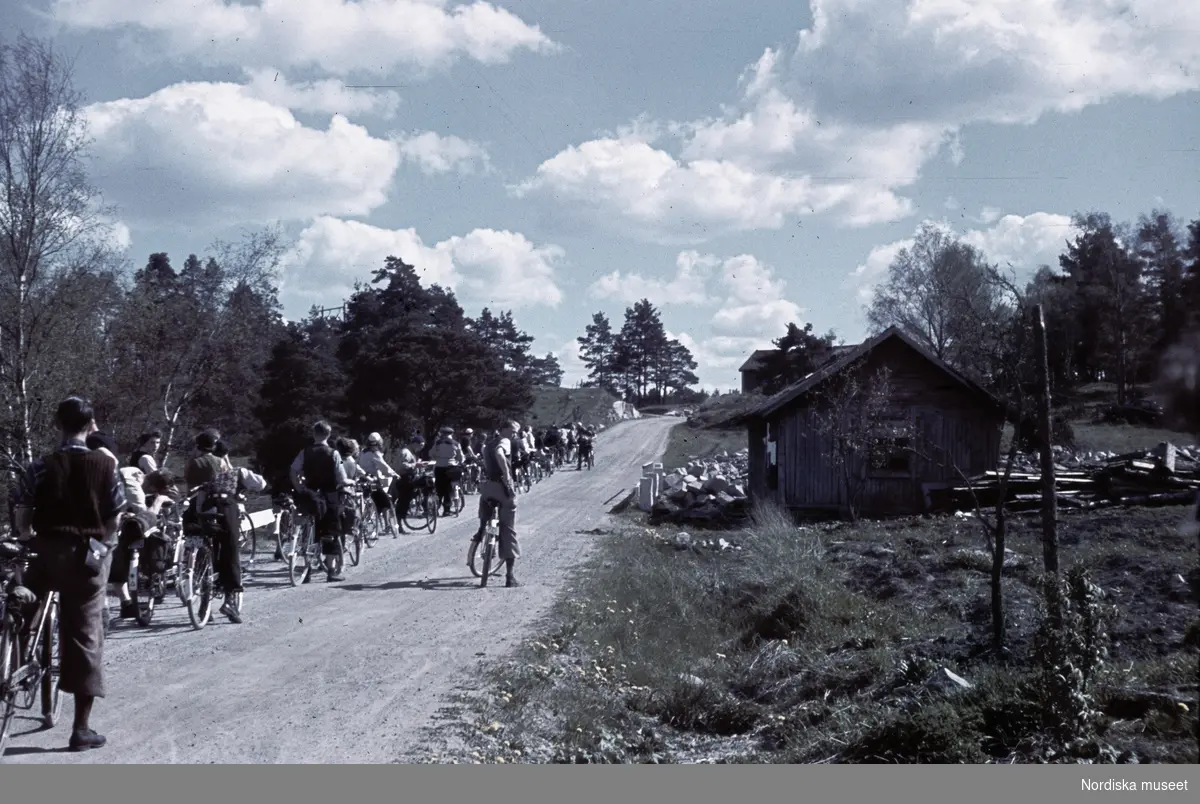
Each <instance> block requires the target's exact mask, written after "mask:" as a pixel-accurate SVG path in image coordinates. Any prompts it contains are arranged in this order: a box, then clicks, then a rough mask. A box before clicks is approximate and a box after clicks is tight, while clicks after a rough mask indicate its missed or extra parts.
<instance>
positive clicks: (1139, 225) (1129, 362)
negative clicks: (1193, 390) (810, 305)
mask: <svg viewBox="0 0 1200 804" xmlns="http://www.w3.org/2000/svg"><path fill="white" fill-rule="evenodd" d="M1072 223H1073V224H1074V227H1075V229H1076V232H1077V233H1076V234H1075V236H1074V237H1073V238H1064V240H1063V251H1062V253H1061V254H1060V255H1059V257H1058V265H1057V266H1050V265H1041V266H1038V268H1037V270H1036V272H1035V273H1034V275H1033V277H1032V278H1031V279H1029V280H1028V281H1025V282H1023V283H1022V282H1020V281H1019V280H1018V268H1024V266H1016V267H1014V266H1011V265H1008V266H1000V265H996V264H994V263H991V262H989V261H988V259H987V255H985V254H983V253H982V252H981V251H979V250H978V249H976V248H975V247H973V246H971V245H970V244H968V243H966V242H964V241H963V240H962V238H960V237H959V236H957V235H956V234H955V233H953V232H951V231H948V230H947V229H945V228H943V227H940V226H936V225H934V224H927V225H925V226H924V227H922V228H921V230H920V231H919V232H918V234H917V236H916V238H915V239H914V242H913V244H912V245H911V246H910V247H908V248H905V249H902V250H901V251H900V252H899V253H898V254H897V256H896V257H895V259H894V260H893V261H892V263H891V264H890V265H889V267H888V273H887V276H886V277H885V278H884V279H883V281H882V282H881V283H880V284H879V285H878V286H877V287H876V288H875V291H874V295H873V297H872V299H871V301H870V302H869V304H868V305H867V307H866V315H867V319H868V321H869V324H870V329H871V331H872V332H873V333H874V332H880V331H882V330H883V329H886V328H887V327H890V326H897V327H899V328H901V329H903V330H904V331H906V332H908V333H909V334H911V335H913V336H914V337H915V338H916V339H917V340H919V341H920V342H922V343H923V344H925V345H926V346H927V347H928V348H929V349H930V351H932V352H933V353H934V354H936V355H937V356H938V357H940V358H942V359H944V360H946V361H947V362H948V363H949V364H950V365H952V366H954V367H955V368H957V369H958V370H960V371H961V372H963V373H965V374H968V375H970V376H972V377H974V378H975V379H977V380H979V381H980V382H982V383H983V384H984V385H986V386H988V387H990V388H991V389H992V390H994V391H996V392H997V393H998V394H999V395H1000V396H1001V397H1003V398H1007V399H1008V400H1009V401H1010V402H1014V403H1019V402H1022V401H1023V400H1027V399H1028V391H1029V387H1028V386H1029V383H1031V382H1032V381H1033V380H1032V372H1031V362H1032V359H1033V349H1032V334H1031V318H1030V315H1031V313H1032V311H1033V309H1034V308H1035V306H1036V305H1041V307H1042V312H1043V319H1044V321H1045V327H1046V333H1047V343H1048V360H1049V364H1050V374H1051V386H1052V389H1053V393H1054V396H1055V398H1056V400H1060V401H1061V400H1063V399H1064V398H1065V397H1068V396H1069V395H1070V394H1071V392H1072V391H1074V390H1076V389H1078V388H1079V387H1080V386H1083V385H1086V384H1088V383H1094V382H1111V383H1113V384H1114V386H1115V388H1116V395H1117V406H1118V408H1131V407H1133V406H1135V405H1139V404H1142V403H1143V402H1144V401H1145V398H1146V396H1147V392H1148V391H1149V389H1150V386H1151V384H1152V383H1153V382H1154V381H1155V380H1156V379H1157V378H1158V376H1159V374H1160V369H1161V362H1162V358H1163V355H1164V354H1165V353H1166V351H1167V349H1168V348H1169V347H1170V346H1171V345H1172V344H1176V343H1178V342H1179V341H1180V339H1181V338H1182V337H1183V336H1184V335H1185V333H1187V332H1189V331H1193V330H1195V329H1196V328H1197V327H1200V218H1197V219H1196V220H1193V221H1191V222H1190V223H1187V224H1184V223H1183V222H1181V221H1180V220H1179V219H1178V218H1176V217H1175V216H1174V215H1172V214H1171V213H1170V212H1168V211H1164V210H1153V211H1151V212H1150V213H1148V214H1144V215H1142V216H1140V217H1139V219H1138V220H1137V221H1136V222H1132V223H1130V222H1116V221H1113V220H1112V218H1111V217H1110V216H1109V215H1107V214H1105V213H1102V212H1088V213H1080V214H1076V215H1075V216H1073V218H1072ZM835 342H836V338H835V336H834V334H833V333H832V332H830V333H825V334H820V335H819V334H817V333H815V332H813V329H812V325H811V324H807V325H805V326H803V327H801V326H799V325H797V324H792V325H790V326H789V327H788V330H787V332H785V333H784V335H783V336H781V337H780V338H779V339H777V340H776V341H775V342H774V345H775V347H776V352H775V354H774V355H772V356H771V357H769V358H768V359H767V361H766V362H767V366H766V367H765V370H764V379H765V383H764V388H763V390H764V391H767V392H772V391H775V390H778V389H779V388H781V387H784V386H786V385H787V384H788V383H790V382H794V381H795V380H797V379H799V378H800V377H803V376H804V375H805V374H807V373H808V372H809V371H812V370H813V368H814V367H815V366H818V365H820V364H821V363H822V362H824V361H825V360H827V359H829V358H830V357H831V356H832V355H833V350H834V349H835ZM1127 412H1128V415H1133V413H1136V411H1127ZM1118 414H1119V411H1118Z"/></svg>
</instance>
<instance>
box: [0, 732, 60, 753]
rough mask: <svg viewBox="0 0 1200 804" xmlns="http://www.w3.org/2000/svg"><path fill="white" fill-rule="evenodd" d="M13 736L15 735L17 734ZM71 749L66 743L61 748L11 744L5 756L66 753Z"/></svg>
mask: <svg viewBox="0 0 1200 804" xmlns="http://www.w3.org/2000/svg"><path fill="white" fill-rule="evenodd" d="M13 736H14V737H15V736H16V735H13ZM70 750H71V749H70V748H68V747H67V746H65V745H64V746H63V747H61V748H38V747H37V746H34V745H21V746H11V747H10V748H9V749H8V750H7V751H5V752H4V756H6V757H19V756H22V755H23V754H65V753H67V752H68V751H70Z"/></svg>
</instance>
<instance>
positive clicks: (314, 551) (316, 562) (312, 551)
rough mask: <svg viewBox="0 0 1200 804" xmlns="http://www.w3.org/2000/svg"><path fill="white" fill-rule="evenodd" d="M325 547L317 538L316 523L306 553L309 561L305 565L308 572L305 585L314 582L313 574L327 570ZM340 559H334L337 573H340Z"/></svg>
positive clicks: (306, 572)
mask: <svg viewBox="0 0 1200 804" xmlns="http://www.w3.org/2000/svg"><path fill="white" fill-rule="evenodd" d="M323 547H324V545H323V544H322V541H321V540H320V539H318V538H317V526H316V523H315V522H314V523H313V524H312V526H311V529H310V535H309V537H308V547H307V548H306V551H305V552H306V554H307V559H308V561H307V562H306V564H305V566H306V571H305V573H304V581H303V582H304V583H308V582H309V581H311V580H312V576H313V572H316V571H320V570H323V569H325V551H324V550H323V549H322V548H323ZM340 559H341V556H337V557H336V558H335V559H334V564H333V566H334V571H335V572H338V571H340V568H339V567H338V561H339V560H340Z"/></svg>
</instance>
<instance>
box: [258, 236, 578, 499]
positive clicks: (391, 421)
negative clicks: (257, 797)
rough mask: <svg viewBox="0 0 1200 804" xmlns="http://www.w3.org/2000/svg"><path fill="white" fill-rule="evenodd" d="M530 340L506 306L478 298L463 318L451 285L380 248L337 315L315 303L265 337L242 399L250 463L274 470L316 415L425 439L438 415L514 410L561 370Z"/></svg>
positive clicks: (393, 436)
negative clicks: (377, 263)
mask: <svg viewBox="0 0 1200 804" xmlns="http://www.w3.org/2000/svg"><path fill="white" fill-rule="evenodd" d="M532 342H533V338H532V337H531V336H530V335H528V334H527V333H525V332H523V331H521V330H519V329H518V328H517V326H516V324H515V323H514V322H513V318H512V314H511V312H503V313H501V314H499V315H495V314H493V313H492V312H491V311H490V310H489V309H487V308H484V309H483V311H482V312H481V313H480V315H479V316H478V317H477V318H470V317H469V316H467V315H466V314H465V313H464V312H463V309H462V307H461V306H460V305H459V304H458V301H457V300H456V299H455V296H454V294H453V293H452V292H451V291H449V290H447V289H445V288H442V287H440V286H438V285H431V286H429V287H424V286H422V284H421V281H420V278H419V276H418V275H417V272H416V269H415V268H414V266H412V265H408V264H407V263H405V262H404V261H403V260H400V259H398V258H395V257H388V258H387V260H386V263H385V265H384V267H383V268H381V269H379V270H377V271H376V272H375V273H374V277H373V279H372V282H371V283H370V284H369V285H361V284H360V285H358V286H357V287H356V289H355V292H354V293H353V294H352V295H351V297H350V298H349V299H348V300H347V302H346V304H345V306H344V308H343V315H342V316H341V317H338V318H332V317H325V316H322V315H320V314H319V312H318V311H316V310H314V311H313V312H312V313H310V315H309V317H308V318H307V319H305V320H304V321H299V322H292V323H289V324H287V325H286V327H285V329H284V332H283V334H282V336H281V337H280V338H279V340H278V341H277V342H276V343H275V344H274V347H273V349H272V350H271V353H270V355H269V357H268V358H267V360H266V361H265V363H264V365H263V370H262V383H261V386H258V387H257V394H256V396H257V398H258V402H257V404H256V405H255V406H254V408H253V410H254V413H255V415H256V417H257V420H258V425H259V428H260V429H259V435H258V438H257V439H256V441H255V454H256V455H257V458H258V462H259V466H260V467H261V468H262V470H263V471H264V472H266V473H267V474H268V475H269V476H272V477H279V476H281V475H282V474H283V473H284V472H285V471H286V468H287V464H288V463H289V462H290V461H291V459H292V458H293V457H294V456H295V454H296V452H297V451H298V450H299V449H300V447H301V446H303V444H304V443H305V442H306V441H307V440H308V439H309V430H310V428H311V426H312V422H313V421H314V420H315V419H316V418H319V417H324V418H327V419H329V420H330V421H331V422H332V423H333V424H334V425H335V428H337V429H339V430H340V431H341V432H345V433H349V434H351V435H353V436H357V437H364V436H365V435H366V434H367V433H368V432H371V431H376V432H379V433H380V434H381V435H382V436H383V437H384V439H385V440H386V441H389V442H390V443H391V444H401V443H404V442H405V441H407V440H408V438H409V437H411V436H412V435H421V436H422V437H423V438H424V439H425V440H426V441H432V439H433V437H434V435H435V434H436V432H437V430H438V428H439V427H441V426H442V425H450V426H453V427H456V428H461V427H466V426H474V427H493V426H496V425H498V424H499V423H500V422H501V421H503V420H504V419H507V418H514V417H515V418H518V419H519V418H520V417H521V416H522V415H523V414H524V413H525V412H526V411H528V409H529V407H530V405H532V404H533V392H534V389H535V388H536V387H538V386H558V385H559V384H560V383H561V380H562V369H561V368H560V366H559V363H558V359H557V358H556V357H555V356H554V355H553V354H547V355H545V356H544V357H540V358H539V357H536V356H534V355H533V354H532V353H531V351H530V349H531V344H532Z"/></svg>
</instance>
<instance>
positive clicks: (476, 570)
mask: <svg viewBox="0 0 1200 804" xmlns="http://www.w3.org/2000/svg"><path fill="white" fill-rule="evenodd" d="M483 505H484V516H485V519H484V526H483V538H477V535H476V536H472V537H471V544H470V545H469V546H468V547H467V566H468V567H469V568H470V569H471V574H472V575H474V576H475V577H476V578H478V579H479V586H480V587H481V588H482V587H485V586H487V582H488V577H489V576H499V575H500V570H501V569H503V567H504V562H503V561H495V562H494V564H493V561H494V559H495V557H496V556H495V553H496V549H497V545H498V544H499V542H500V504H499V503H497V502H496V501H495V500H488V501H486V502H484V503H483ZM476 558H479V559H480V563H481V565H482V566H481V567H476V566H475V563H476V562H475V559H476Z"/></svg>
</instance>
